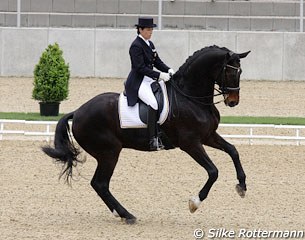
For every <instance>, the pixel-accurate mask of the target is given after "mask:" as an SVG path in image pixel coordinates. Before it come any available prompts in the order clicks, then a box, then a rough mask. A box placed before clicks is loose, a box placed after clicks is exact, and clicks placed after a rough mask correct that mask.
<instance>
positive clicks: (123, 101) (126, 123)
mask: <svg viewBox="0 0 305 240" xmlns="http://www.w3.org/2000/svg"><path fill="white" fill-rule="evenodd" d="M159 83H160V86H161V88H162V93H163V99H164V101H163V102H164V103H163V110H162V112H161V114H160V118H159V120H158V123H159V124H160V125H162V124H163V123H164V122H165V120H166V118H167V116H168V112H169V102H168V96H167V91H166V86H165V83H164V82H163V81H162V82H159ZM119 118H120V124H121V128H146V127H147V125H146V124H145V123H143V122H142V121H141V119H140V115H139V103H137V104H136V105H134V106H132V107H130V106H128V105H127V97H126V96H124V94H123V93H121V94H120V98H119Z"/></svg>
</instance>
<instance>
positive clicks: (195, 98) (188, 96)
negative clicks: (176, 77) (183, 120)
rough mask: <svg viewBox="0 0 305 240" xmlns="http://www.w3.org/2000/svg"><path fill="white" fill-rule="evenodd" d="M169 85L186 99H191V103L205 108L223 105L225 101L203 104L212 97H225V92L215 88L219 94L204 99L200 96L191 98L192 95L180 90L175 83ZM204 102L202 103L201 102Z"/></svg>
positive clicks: (171, 82) (170, 82)
mask: <svg viewBox="0 0 305 240" xmlns="http://www.w3.org/2000/svg"><path fill="white" fill-rule="evenodd" d="M169 84H170V85H171V86H172V87H173V88H174V89H175V90H176V91H177V92H179V93H180V94H181V95H182V96H184V97H185V98H188V99H190V100H191V101H193V102H195V103H198V104H201V105H205V106H210V105H215V104H218V103H221V102H223V101H224V100H221V101H218V102H215V103H204V102H202V101H203V100H205V99H207V98H211V97H216V96H220V95H223V96H224V95H225V93H224V92H222V91H220V90H218V89H216V88H214V89H215V90H216V91H217V92H218V93H217V94H214V95H210V96H202V97H198V96H191V95H188V94H186V93H184V92H183V91H182V90H181V89H180V88H179V86H178V85H177V84H176V83H175V82H174V81H169ZM200 100H202V101H200Z"/></svg>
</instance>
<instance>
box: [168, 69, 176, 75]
mask: <svg viewBox="0 0 305 240" xmlns="http://www.w3.org/2000/svg"><path fill="white" fill-rule="evenodd" d="M168 73H169V75H170V76H173V75H174V74H175V71H174V69H172V68H170V69H168Z"/></svg>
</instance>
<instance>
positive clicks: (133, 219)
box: [122, 217, 137, 225]
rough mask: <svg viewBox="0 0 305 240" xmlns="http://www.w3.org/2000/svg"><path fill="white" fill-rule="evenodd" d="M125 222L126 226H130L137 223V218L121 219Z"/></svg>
mask: <svg viewBox="0 0 305 240" xmlns="http://www.w3.org/2000/svg"><path fill="white" fill-rule="evenodd" d="M122 219H124V220H125V223H126V224H128V225H132V224H135V223H136V221H137V218H135V217H134V218H122Z"/></svg>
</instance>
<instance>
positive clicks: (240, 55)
mask: <svg viewBox="0 0 305 240" xmlns="http://www.w3.org/2000/svg"><path fill="white" fill-rule="evenodd" d="M250 52H251V51H248V52H244V53H238V56H239V58H245V57H247V56H248V54H249V53H250Z"/></svg>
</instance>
